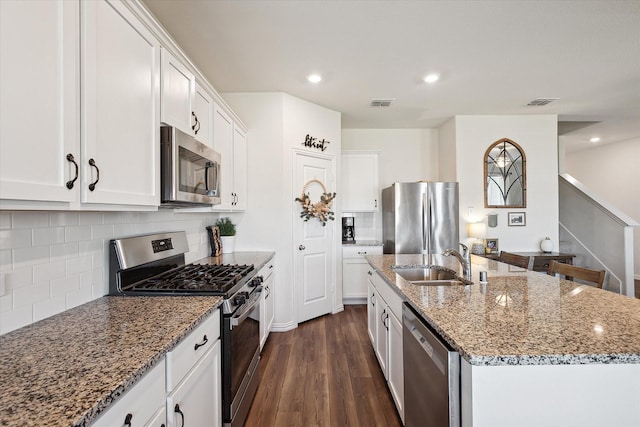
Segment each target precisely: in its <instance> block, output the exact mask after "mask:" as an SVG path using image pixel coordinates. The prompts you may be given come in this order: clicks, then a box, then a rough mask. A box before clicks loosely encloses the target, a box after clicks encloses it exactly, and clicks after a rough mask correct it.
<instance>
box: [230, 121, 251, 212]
mask: <svg viewBox="0 0 640 427" xmlns="http://www.w3.org/2000/svg"><path fill="white" fill-rule="evenodd" d="M247 172H248V170H247V135H246V134H245V133H244V131H243V130H242V129H240V128H238V127H237V126H235V125H234V127H233V193H234V197H235V201H234V202H233V210H234V211H243V210H245V209H246V208H247Z"/></svg>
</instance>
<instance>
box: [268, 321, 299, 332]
mask: <svg viewBox="0 0 640 427" xmlns="http://www.w3.org/2000/svg"><path fill="white" fill-rule="evenodd" d="M297 327H298V324H297V323H296V322H293V321H291V322H285V323H276V322H273V324H272V325H271V332H287V331H291V330H293V329H295V328H297Z"/></svg>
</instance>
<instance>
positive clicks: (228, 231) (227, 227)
mask: <svg viewBox="0 0 640 427" xmlns="http://www.w3.org/2000/svg"><path fill="white" fill-rule="evenodd" d="M216 226H217V227H218V229H219V230H220V240H222V253H223V254H230V253H233V248H234V246H235V238H236V225H235V224H234V223H233V222H231V218H229V217H224V218H220V219H218V221H216Z"/></svg>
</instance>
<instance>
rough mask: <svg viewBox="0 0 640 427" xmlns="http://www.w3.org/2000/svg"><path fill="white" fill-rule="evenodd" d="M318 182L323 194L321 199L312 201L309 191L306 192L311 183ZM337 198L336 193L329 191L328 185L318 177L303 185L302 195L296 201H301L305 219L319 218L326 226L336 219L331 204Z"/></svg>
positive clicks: (301, 216) (302, 216)
mask: <svg viewBox="0 0 640 427" xmlns="http://www.w3.org/2000/svg"><path fill="white" fill-rule="evenodd" d="M313 183H316V184H318V185H320V187H322V195H321V196H320V201H319V202H316V203H312V202H311V199H310V198H309V193H308V192H306V189H307V187H308V186H309V184H313ZM335 198H336V193H328V192H327V187H325V186H324V184H323V183H322V181H320V180H318V179H310V180H309V181H307V182H306V183H305V184H304V186H302V194H301V195H300V197H296V202H300V203H301V204H302V212H301V213H300V218H303V219H304V220H305V221H309V220H310V219H311V218H318V220H319V221H320V222H321V223H322V226H323V227H324V226H325V225H326V223H327V221H329V220H331V221H334V220H335V217H334V213H333V211H332V210H331V205H332V204H333V199H335Z"/></svg>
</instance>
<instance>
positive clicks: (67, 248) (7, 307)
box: [0, 211, 243, 334]
mask: <svg viewBox="0 0 640 427" xmlns="http://www.w3.org/2000/svg"><path fill="white" fill-rule="evenodd" d="M218 217H219V214H212V213H208V214H205V213H174V212H173V211H160V212H43V211H33V212H22V211H3V212H0V272H2V273H4V274H5V280H6V294H5V295H3V296H0V334H4V333H6V332H9V331H12V330H14V329H17V328H20V327H22V326H25V325H28V324H31V323H33V322H36V321H38V320H42V319H44V318H46V317H49V316H53V315H54V314H57V313H61V312H63V311H65V310H68V309H70V308H73V307H75V306H78V305H80V304H84V303H85V302H88V301H91V300H94V299H97V298H100V297H102V296H103V295H106V294H107V293H108V291H109V287H108V270H109V252H108V244H109V239H113V238H119V237H127V236H134V235H139V234H147V233H155V232H164V231H186V233H187V239H188V242H189V248H190V252H189V253H188V254H187V256H186V259H187V262H193V261H196V260H198V259H200V258H203V257H205V256H208V255H209V240H208V236H207V233H206V229H205V227H206V226H207V225H213V224H214V223H215V221H216V220H217V218H218ZM238 234H239V237H242V236H243V230H242V229H239V230H238Z"/></svg>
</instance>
